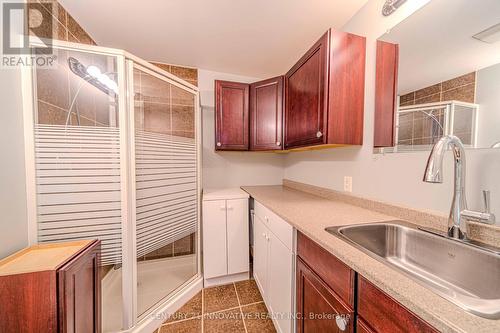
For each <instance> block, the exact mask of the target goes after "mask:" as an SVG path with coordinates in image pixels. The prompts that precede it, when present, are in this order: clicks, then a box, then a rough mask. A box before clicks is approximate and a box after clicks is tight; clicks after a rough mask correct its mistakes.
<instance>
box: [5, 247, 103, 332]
mask: <svg viewBox="0 0 500 333" xmlns="http://www.w3.org/2000/svg"><path fill="white" fill-rule="evenodd" d="M99 260H100V242H99V241H97V240H93V241H75V242H68V243H52V244H43V245H35V246H32V247H29V248H26V249H24V250H21V251H19V252H17V253H15V254H13V255H11V256H9V257H7V258H5V259H3V260H1V261H0V304H1V306H0V318H1V320H0V332H20V333H24V332H26V333H28V332H54V333H58V332H62V333H66V332H67V333H72V332H79V333H80V332H83V333H86V332H89V333H90V332H100V331H101V320H100V319H101V309H100V304H101V294H100V290H101V289H100V278H99Z"/></svg>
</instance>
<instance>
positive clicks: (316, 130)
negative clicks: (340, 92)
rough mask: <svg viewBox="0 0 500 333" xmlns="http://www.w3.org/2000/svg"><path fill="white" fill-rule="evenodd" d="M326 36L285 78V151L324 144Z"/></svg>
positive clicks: (326, 71)
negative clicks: (286, 149)
mask: <svg viewBox="0 0 500 333" xmlns="http://www.w3.org/2000/svg"><path fill="white" fill-rule="evenodd" d="M329 36H330V33H329V32H327V33H325V34H324V35H323V36H322V37H321V38H320V39H319V40H318V41H317V42H316V43H315V44H314V45H313V46H312V47H311V48H310V49H309V50H308V51H307V52H306V54H304V56H302V58H300V60H299V61H298V62H297V63H296V64H295V65H294V66H293V67H292V69H290V70H289V71H288V73H286V75H285V137H284V139H285V148H294V147H302V146H308V145H318V144H323V143H326V135H325V124H326V121H327V118H326V117H327V105H328V94H327V87H328V48H329V46H328V45H329V39H330V38H329Z"/></svg>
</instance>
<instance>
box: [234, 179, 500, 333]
mask: <svg viewBox="0 0 500 333" xmlns="http://www.w3.org/2000/svg"><path fill="white" fill-rule="evenodd" d="M242 188H243V189H244V190H245V191H246V192H248V193H249V194H250V195H251V196H252V197H253V198H254V199H255V200H257V201H259V202H260V203H261V204H263V205H264V206H266V207H267V208H269V209H270V210H272V211H273V212H274V213H276V214H277V215H279V216H280V217H281V218H283V219H284V220H285V221H287V222H288V223H290V224H291V225H292V226H293V227H295V228H296V229H297V230H298V231H300V232H302V233H303V234H305V235H306V236H308V237H309V238H311V239H313V240H314V241H316V242H317V243H318V244H320V245H321V246H322V247H324V248H325V249H326V250H328V251H329V252H330V253H332V254H333V255H335V256H336V257H338V258H339V259H340V260H342V261H343V262H344V263H345V264H347V265H348V266H350V267H351V268H352V269H354V270H355V271H357V272H358V273H359V274H361V275H362V276H364V277H365V278H367V279H368V280H369V281H371V282H372V283H374V284H375V285H376V286H378V287H379V288H380V289H382V290H383V291H385V292H386V293H387V294H389V295H390V296H392V297H393V298H394V299H396V300H397V301H398V302H400V303H401V304H403V305H404V306H406V307H407V308H408V309H410V310H411V311H413V312H414V313H415V314H417V315H418V316H419V317H421V318H422V319H424V320H426V321H427V322H428V323H430V324H431V325H433V326H434V327H435V328H437V329H438V330H440V331H442V332H474V333H475V332H500V320H489V319H485V318H481V317H478V316H475V315H472V314H470V313H468V312H466V311H464V310H462V309H461V308H459V307H458V306H456V305H454V304H453V303H451V302H449V301H447V300H445V299H444V298H441V297H440V296H438V295H437V294H435V293H434V292H432V291H431V290H430V289H427V288H425V287H424V286H422V285H420V284H418V283H416V282H415V281H414V280H412V279H410V278H409V277H407V276H406V275H403V274H401V273H400V272H398V271H396V270H394V269H393V268H391V267H389V266H387V265H384V264H383V263H381V262H379V261H377V260H375V259H373V258H371V257H370V256H368V255H367V254H365V253H363V252H362V251H360V250H358V249H356V248H355V247H353V246H352V245H350V244H349V243H347V242H346V241H344V240H342V239H340V238H338V237H336V236H334V235H331V234H329V233H327V232H326V231H325V230H324V229H325V228H326V227H330V226H341V225H350V224H359V223H370V222H381V221H389V220H395V219H399V218H397V217H394V216H390V215H385V214H382V213H380V212H376V211H374V210H371V209H366V208H362V207H359V206H357V205H353V204H349V203H346V202H343V201H341V200H335V199H332V198H328V199H327V198H324V197H321V196H317V195H313V194H309V193H306V192H303V191H299V190H296V189H293V188H290V187H285V186H281V185H277V186H244V187H242Z"/></svg>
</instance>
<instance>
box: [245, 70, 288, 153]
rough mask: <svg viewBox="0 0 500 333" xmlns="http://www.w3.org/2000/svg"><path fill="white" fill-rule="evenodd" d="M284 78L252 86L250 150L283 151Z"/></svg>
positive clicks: (279, 77)
mask: <svg viewBox="0 0 500 333" xmlns="http://www.w3.org/2000/svg"><path fill="white" fill-rule="evenodd" d="M282 122H283V76H278V77H275V78H272V79H268V80H264V81H260V82H256V83H252V84H251V85H250V150H280V149H282V146H283V143H282V135H283V133H282Z"/></svg>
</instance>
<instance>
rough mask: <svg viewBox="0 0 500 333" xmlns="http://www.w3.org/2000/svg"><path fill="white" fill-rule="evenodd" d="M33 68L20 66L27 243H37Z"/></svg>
mask: <svg viewBox="0 0 500 333" xmlns="http://www.w3.org/2000/svg"><path fill="white" fill-rule="evenodd" d="M33 72H34V69H33V67H31V66H22V67H21V84H22V88H21V89H22V99H23V127H24V167H25V175H26V211H27V214H26V217H27V220H28V244H29V245H34V244H37V243H38V225H37V196H36V164H35V134H34V128H33V126H34V119H33V117H34V115H33V113H34V111H35V100H34V91H33V89H34V83H35V80H34V78H33Z"/></svg>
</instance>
